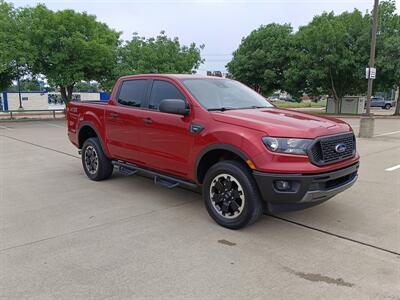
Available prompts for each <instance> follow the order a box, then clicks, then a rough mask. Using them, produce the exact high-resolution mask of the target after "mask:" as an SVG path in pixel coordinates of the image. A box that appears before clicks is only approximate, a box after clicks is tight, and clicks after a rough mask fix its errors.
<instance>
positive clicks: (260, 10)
mask: <svg viewBox="0 0 400 300" xmlns="http://www.w3.org/2000/svg"><path fill="white" fill-rule="evenodd" d="M396 1H397V2H396V6H397V11H398V12H399V11H400V0H396ZM8 2H12V3H13V4H14V5H15V6H17V7H18V6H34V5H36V4H37V3H44V4H45V5H46V6H47V7H48V8H50V9H53V10H60V9H65V8H69V9H74V10H76V11H80V12H83V11H86V12H87V13H89V14H92V15H96V16H97V19H98V20H99V21H101V22H105V23H106V24H108V26H109V27H111V28H113V29H115V30H117V31H120V32H122V35H121V37H122V39H124V40H128V39H130V38H131V36H132V33H134V32H137V33H138V34H139V35H140V36H145V37H152V36H156V35H157V34H159V33H160V31H161V30H165V31H166V34H167V35H168V36H170V37H175V36H177V37H179V40H180V42H181V44H183V45H189V44H190V43H192V42H195V43H196V44H198V45H201V44H204V45H205V48H204V50H202V52H201V54H202V57H203V58H204V59H205V63H204V64H202V65H201V66H200V68H199V71H198V73H205V72H206V71H207V70H212V71H215V70H221V71H225V65H226V63H228V62H229V60H230V59H231V57H232V52H233V51H235V50H236V49H237V47H238V46H239V44H240V42H241V40H242V38H243V37H245V36H247V35H248V34H249V33H250V32H251V31H252V30H254V29H257V28H258V27H260V26H261V25H266V24H269V23H279V24H285V23H289V24H291V25H292V27H293V28H294V30H297V29H298V27H299V26H302V25H306V24H307V23H308V22H310V21H311V20H312V18H313V16H315V15H319V14H321V13H322V12H324V11H334V12H335V13H336V14H340V13H341V12H343V11H352V10H354V9H355V8H357V9H358V10H360V11H362V12H363V13H364V12H366V11H370V10H371V9H372V7H373V0H347V1H346V0H320V1H318V0H281V1H279V0H214V1H212V0H164V1H163V0H147V1H145V0H116V1H112V0H86V1H82V0H80V1H79V0H41V1H27V0H14V1H8Z"/></svg>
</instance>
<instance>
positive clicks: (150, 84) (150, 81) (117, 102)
mask: <svg viewBox="0 0 400 300" xmlns="http://www.w3.org/2000/svg"><path fill="white" fill-rule="evenodd" d="M136 80H145V81H146V87H145V92H144V99H143V101H142V102H141V103H140V106H129V105H124V104H122V103H120V102H119V94H120V92H121V88H122V85H123V84H124V82H128V81H136ZM152 81H153V80H152V79H148V78H131V79H124V80H122V81H121V83H120V84H119V87H118V91H117V95H116V99H115V102H116V104H117V105H118V106H121V107H127V108H131V109H141V110H143V109H146V106H147V102H148V96H149V90H151V89H150V88H149V87H150V86H152V85H153V82H152Z"/></svg>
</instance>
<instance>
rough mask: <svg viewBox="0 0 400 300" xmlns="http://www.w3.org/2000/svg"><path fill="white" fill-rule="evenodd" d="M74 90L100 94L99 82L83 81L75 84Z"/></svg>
mask: <svg viewBox="0 0 400 300" xmlns="http://www.w3.org/2000/svg"><path fill="white" fill-rule="evenodd" d="M74 90H75V91H76V92H92V93H94V92H98V91H99V90H100V85H99V84H98V83H97V82H88V81H81V82H78V83H76V84H75V88H74Z"/></svg>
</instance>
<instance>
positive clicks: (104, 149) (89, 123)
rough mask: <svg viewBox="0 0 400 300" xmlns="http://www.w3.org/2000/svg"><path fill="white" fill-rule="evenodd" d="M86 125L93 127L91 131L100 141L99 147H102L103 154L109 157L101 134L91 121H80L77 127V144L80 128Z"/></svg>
mask: <svg viewBox="0 0 400 300" xmlns="http://www.w3.org/2000/svg"><path fill="white" fill-rule="evenodd" d="M86 126H87V127H90V128H91V129H93V131H94V132H95V133H96V135H97V138H98V139H99V141H100V145H101V148H102V150H103V152H104V154H105V155H106V156H107V157H109V153H108V151H107V148H106V147H105V145H104V142H103V139H102V138H101V135H100V134H99V131H98V130H97V128H96V126H95V125H93V123H91V122H88V121H85V122H82V123H81V124H80V125H79V129H78V144H79V136H80V134H81V130H82V128H83V127H86Z"/></svg>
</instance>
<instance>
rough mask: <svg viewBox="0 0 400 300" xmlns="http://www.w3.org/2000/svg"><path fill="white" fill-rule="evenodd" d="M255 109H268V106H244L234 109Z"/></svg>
mask: <svg viewBox="0 0 400 300" xmlns="http://www.w3.org/2000/svg"><path fill="white" fill-rule="evenodd" d="M257 108H268V106H256V105H252V106H246V107H238V108H236V109H257Z"/></svg>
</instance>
